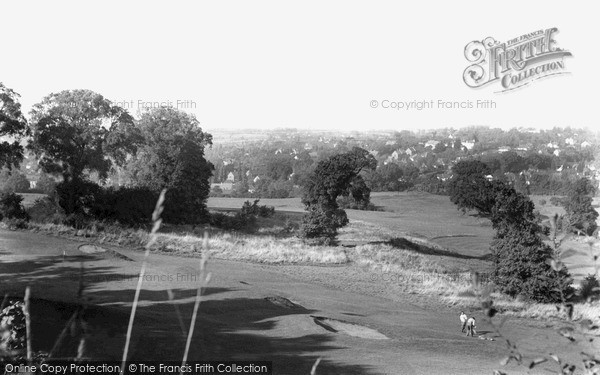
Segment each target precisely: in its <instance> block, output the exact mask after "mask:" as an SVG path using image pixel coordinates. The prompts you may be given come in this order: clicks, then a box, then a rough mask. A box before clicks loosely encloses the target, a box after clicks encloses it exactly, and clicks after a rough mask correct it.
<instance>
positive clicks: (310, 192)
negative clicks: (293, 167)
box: [300, 147, 377, 242]
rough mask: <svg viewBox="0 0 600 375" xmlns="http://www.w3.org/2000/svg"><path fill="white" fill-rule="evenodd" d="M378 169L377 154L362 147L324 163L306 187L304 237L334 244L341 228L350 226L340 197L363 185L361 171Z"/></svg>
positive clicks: (301, 232)
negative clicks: (372, 153)
mask: <svg viewBox="0 0 600 375" xmlns="http://www.w3.org/2000/svg"><path fill="white" fill-rule="evenodd" d="M376 166H377V160H375V158H374V157H373V155H371V154H370V153H369V152H368V151H366V150H364V149H362V148H359V147H355V148H353V149H352V150H351V151H349V152H346V153H342V154H338V155H334V156H331V157H329V158H328V159H326V160H323V161H320V162H319V163H318V164H317V167H316V169H315V170H314V171H313V173H312V174H311V176H310V177H309V178H308V179H307V181H306V185H305V186H304V193H303V197H302V203H303V204H304V205H305V207H306V210H307V211H308V212H307V214H305V215H304V217H303V219H302V226H301V228H300V235H301V237H304V238H321V239H323V240H325V241H327V242H330V241H334V240H335V237H336V236H337V231H338V229H339V228H341V227H343V226H345V225H346V224H348V217H347V216H346V212H345V211H344V210H342V209H340V208H339V206H338V203H337V197H338V196H340V195H342V196H348V195H349V194H351V193H352V191H351V190H352V186H359V185H360V181H361V180H362V177H361V176H359V174H360V172H361V171H362V170H364V169H375V168H376ZM357 194H358V193H357Z"/></svg>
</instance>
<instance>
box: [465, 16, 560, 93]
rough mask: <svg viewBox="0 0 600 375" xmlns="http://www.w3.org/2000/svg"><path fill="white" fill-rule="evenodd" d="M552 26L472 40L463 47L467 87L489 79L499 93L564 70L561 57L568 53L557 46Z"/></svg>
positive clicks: (482, 84)
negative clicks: (511, 36)
mask: <svg viewBox="0 0 600 375" xmlns="http://www.w3.org/2000/svg"><path fill="white" fill-rule="evenodd" d="M557 33H558V29H557V28H555V27H553V28H550V29H545V30H536V31H534V32H531V33H529V34H524V35H521V36H519V37H517V38H514V39H510V40H509V41H507V42H504V43H500V42H498V41H497V40H495V39H494V38H492V37H488V38H485V39H483V40H482V41H478V40H476V41H472V42H471V43H469V44H467V46H466V47H465V57H466V58H467V60H468V61H469V62H470V63H471V65H469V66H468V67H467V68H466V69H465V71H464V73H463V80H464V81H465V83H466V84H467V86H469V87H472V88H478V87H482V86H485V85H488V84H490V83H493V82H496V81H497V82H498V83H499V84H500V86H501V89H500V90H499V92H502V91H509V90H514V89H516V88H519V87H523V86H525V85H528V84H530V83H531V82H533V81H535V80H538V79H540V78H544V77H549V76H553V75H554V76H555V75H560V74H565V73H568V72H567V71H566V70H565V61H564V59H565V57H569V56H571V52H569V51H567V50H564V49H561V48H559V47H558V46H557V43H556V40H555V39H554V36H555V35H556V34H557Z"/></svg>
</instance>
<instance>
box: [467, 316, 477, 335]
mask: <svg viewBox="0 0 600 375" xmlns="http://www.w3.org/2000/svg"><path fill="white" fill-rule="evenodd" d="M475 328H476V327H475V317H474V316H472V317H470V318H469V320H467V336H471V337H473V335H474V334H477V332H476V331H475Z"/></svg>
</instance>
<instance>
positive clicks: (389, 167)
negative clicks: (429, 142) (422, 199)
mask: <svg viewBox="0 0 600 375" xmlns="http://www.w3.org/2000/svg"><path fill="white" fill-rule="evenodd" d="M376 173H377V174H378V175H379V176H380V183H381V190H383V191H400V189H401V188H402V187H403V183H402V181H401V180H400V179H401V178H402V176H404V172H403V171H402V168H400V166H399V165H398V164H395V163H387V164H385V165H382V166H381V167H380V168H378V169H377V171H376Z"/></svg>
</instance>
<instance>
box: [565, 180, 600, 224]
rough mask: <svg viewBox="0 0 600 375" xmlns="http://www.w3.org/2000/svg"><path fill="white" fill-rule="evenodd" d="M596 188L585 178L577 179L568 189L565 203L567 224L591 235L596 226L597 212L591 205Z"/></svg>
mask: <svg viewBox="0 0 600 375" xmlns="http://www.w3.org/2000/svg"><path fill="white" fill-rule="evenodd" d="M595 192H596V188H595V186H594V185H592V182H591V181H590V180H588V179H587V178H581V179H579V180H578V181H577V182H576V183H575V184H574V185H573V186H572V187H571V188H570V189H569V194H568V196H567V199H566V203H565V210H566V211H567V217H568V219H569V225H570V226H571V228H573V230H575V231H577V232H581V233H583V234H586V235H591V234H592V233H594V231H595V230H596V228H597V225H596V219H597V218H598V212H597V211H596V210H595V209H594V207H593V206H592V195H593V194H594V193H595Z"/></svg>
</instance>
